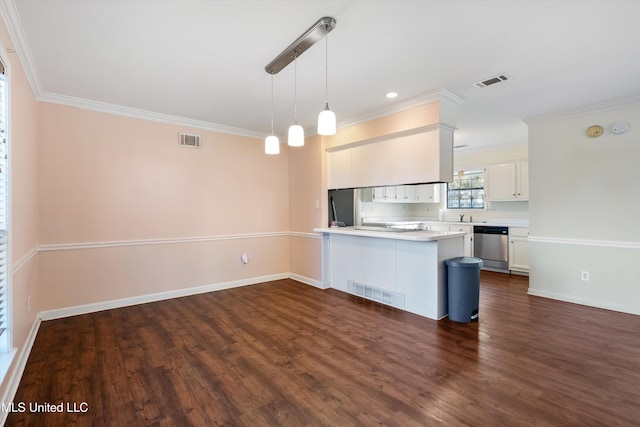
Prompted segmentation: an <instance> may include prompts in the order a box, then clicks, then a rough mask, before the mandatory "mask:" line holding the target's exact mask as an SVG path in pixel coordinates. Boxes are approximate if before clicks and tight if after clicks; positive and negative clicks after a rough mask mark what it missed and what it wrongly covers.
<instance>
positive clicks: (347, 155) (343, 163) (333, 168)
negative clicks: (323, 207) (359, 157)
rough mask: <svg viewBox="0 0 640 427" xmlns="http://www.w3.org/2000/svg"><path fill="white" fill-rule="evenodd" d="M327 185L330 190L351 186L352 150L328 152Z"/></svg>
mask: <svg viewBox="0 0 640 427" xmlns="http://www.w3.org/2000/svg"><path fill="white" fill-rule="evenodd" d="M327 176H328V182H327V185H328V187H329V190H336V189H340V188H351V184H352V182H353V178H352V176H351V150H338V151H330V152H328V153H327Z"/></svg>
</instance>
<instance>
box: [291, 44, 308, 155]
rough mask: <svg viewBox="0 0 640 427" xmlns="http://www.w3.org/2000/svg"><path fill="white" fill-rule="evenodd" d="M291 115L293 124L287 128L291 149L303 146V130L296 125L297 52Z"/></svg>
mask: <svg viewBox="0 0 640 427" xmlns="http://www.w3.org/2000/svg"><path fill="white" fill-rule="evenodd" d="M293 55H294V57H293V70H294V71H293V113H294V122H293V125H291V126H290V127H289V137H288V140H287V144H289V146H291V147H302V146H303V145H304V129H303V128H302V126H300V125H299V124H298V52H297V51H296V52H294V53H293Z"/></svg>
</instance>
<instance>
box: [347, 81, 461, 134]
mask: <svg viewBox="0 0 640 427" xmlns="http://www.w3.org/2000/svg"><path fill="white" fill-rule="evenodd" d="M436 101H440V102H442V103H443V104H447V105H451V106H458V105H460V104H462V103H463V102H464V99H463V98H460V97H459V96H457V95H455V94H453V93H452V92H449V91H448V90H447V89H438V90H434V91H431V92H427V93H424V94H422V95H418V96H415V97H413V98H409V99H406V100H404V101H401V102H397V103H395V104H393V105H389V106H385V107H382V108H378V109H376V110H372V111H369V112H367V113H364V114H360V115H358V116H355V117H351V118H348V119H345V120H341V121H340V122H338V129H342V128H346V127H349V126H355V125H357V124H360V123H364V122H368V121H371V120H375V119H379V118H381V117H386V116H389V115H391V114H395V113H400V112H402V111H406V110H409V109H411V108H415V107H419V106H421V105H425V104H430V103H432V102H436Z"/></svg>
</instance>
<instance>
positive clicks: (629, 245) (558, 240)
mask: <svg viewBox="0 0 640 427" xmlns="http://www.w3.org/2000/svg"><path fill="white" fill-rule="evenodd" d="M529 241H530V242H535V243H552V244H560V245H578V246H600V247H605V248H622V249H640V242H624V241H615V240H587V239H569V238H563V237H543V236H529Z"/></svg>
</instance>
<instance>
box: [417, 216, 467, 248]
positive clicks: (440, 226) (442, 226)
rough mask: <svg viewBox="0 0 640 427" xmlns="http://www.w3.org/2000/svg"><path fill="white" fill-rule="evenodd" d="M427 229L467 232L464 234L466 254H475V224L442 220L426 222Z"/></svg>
mask: <svg viewBox="0 0 640 427" xmlns="http://www.w3.org/2000/svg"><path fill="white" fill-rule="evenodd" d="M424 227H425V229H428V230H431V231H458V232H463V233H466V234H465V235H464V256H473V226H472V225H458V224H455V225H449V224H447V223H441V222H427V223H424Z"/></svg>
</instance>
